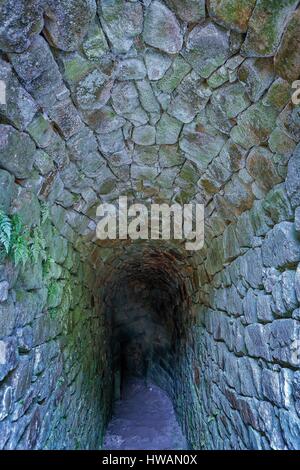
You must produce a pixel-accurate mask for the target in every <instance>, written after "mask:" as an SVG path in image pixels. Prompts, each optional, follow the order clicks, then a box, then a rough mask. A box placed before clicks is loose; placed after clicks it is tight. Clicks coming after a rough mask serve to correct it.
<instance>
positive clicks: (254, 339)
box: [245, 323, 271, 361]
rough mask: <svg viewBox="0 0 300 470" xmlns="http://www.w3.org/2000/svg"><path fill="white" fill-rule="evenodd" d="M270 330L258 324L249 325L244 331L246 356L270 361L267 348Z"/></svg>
mask: <svg viewBox="0 0 300 470" xmlns="http://www.w3.org/2000/svg"><path fill="white" fill-rule="evenodd" d="M269 341H270V329H269V328H268V327H267V326H264V325H261V324H259V323H254V324H253V325H249V326H247V327H246V329H245V342H246V348H247V351H248V354H249V355H250V356H253V357H261V358H263V359H265V360H267V361H270V359H271V354H270V348H269Z"/></svg>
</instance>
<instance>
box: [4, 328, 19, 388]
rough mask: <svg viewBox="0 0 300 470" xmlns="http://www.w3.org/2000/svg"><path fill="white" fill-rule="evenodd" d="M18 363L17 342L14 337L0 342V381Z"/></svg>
mask: <svg viewBox="0 0 300 470" xmlns="http://www.w3.org/2000/svg"><path fill="white" fill-rule="evenodd" d="M17 363H18V349H17V340H16V338H14V337H10V338H6V339H3V340H0V381H2V380H4V379H5V377H6V376H7V375H8V374H9V372H11V371H12V370H13V369H15V367H16V366H17Z"/></svg>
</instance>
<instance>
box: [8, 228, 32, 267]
mask: <svg viewBox="0 0 300 470" xmlns="http://www.w3.org/2000/svg"><path fill="white" fill-rule="evenodd" d="M12 257H13V260H14V263H15V265H18V264H22V266H25V264H26V262H27V261H28V259H29V250H28V243H27V241H26V239H25V238H24V236H22V235H19V236H17V237H16V238H15V239H14V243H13V246H12Z"/></svg>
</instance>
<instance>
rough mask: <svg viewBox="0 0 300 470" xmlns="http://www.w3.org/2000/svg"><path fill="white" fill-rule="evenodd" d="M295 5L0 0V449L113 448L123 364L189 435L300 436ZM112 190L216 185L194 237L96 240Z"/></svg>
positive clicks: (172, 195)
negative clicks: (197, 239)
mask: <svg viewBox="0 0 300 470" xmlns="http://www.w3.org/2000/svg"><path fill="white" fill-rule="evenodd" d="M96 5H97V12H96V8H95V7H96ZM297 6H298V2H296V1H294V0H288V1H279V0H272V1H270V0H268V1H267V0H257V1H256V2H254V1H252V0H251V1H247V2H246V1H244V0H222V1H215V0H210V1H207V2H204V1H203V0H191V1H185V0H184V1H177V0H161V1H159V0H158V1H156V0H155V1H152V2H151V1H150V0H144V1H135V0H130V1H128V0H115V1H112V0H98V1H97V2H96V1H93V0H82V1H81V0H80V1H77V2H75V1H73V0H62V1H59V2H57V1H52V0H49V1H48V0H47V1H44V0H34V1H33V0H32V1H26V2H24V1H22V0H16V1H14V2H12V1H11V0H3V1H2V2H1V7H0V49H1V64H0V65H1V67H0V69H1V71H0V80H1V82H0V101H1V103H0V210H1V214H0V240H4V239H5V237H6V238H7V237H8V236H9V230H10V229H9V227H10V224H11V226H12V229H13V232H12V238H11V246H10V250H9V253H8V254H7V253H6V250H5V247H4V246H3V243H2V242H0V448H1V449H7V450H9V449H20V450H21V449H51V450H52V449H53V450H54V449H86V450H88V449H100V448H102V447H103V438H104V435H105V430H106V427H107V424H108V419H109V417H110V416H111V415H112V410H113V405H114V402H115V401H116V400H119V398H120V394H121V392H122V390H121V385H122V384H123V383H124V378H125V377H126V376H127V375H128V376H129V375H133V376H135V377H137V378H138V379H137V380H138V381H146V382H148V383H154V384H155V386H158V387H160V388H161V389H162V390H164V392H165V393H167V394H168V396H169V399H171V401H172V404H173V406H174V410H175V412H176V417H177V419H178V421H179V424H180V427H181V428H182V431H183V433H184V435H185V437H186V441H187V445H186V446H184V447H189V448H191V449H197V450H200V449H203V450H213V449H214V450H222V449H224V450H225V449H226V450H229V449H236V450H245V449H257V450H260V449H266V450H271V449H274V450H279V449H280V450H287V449H298V450H299V449H300V444H299V417H300V407H299V397H300V380H299V364H300V357H299V341H300V337H299V335H300V327H299V321H300V308H299V302H300V287H299V262H300V238H299V236H300V199H299V194H300V188H299V181H300V174H299V171H300V170H299V161H300V157H299V141H300V130H299V129H300V126H299V124H300V112H299V110H300V107H299V105H297V104H295V103H293V102H292V100H291V97H292V94H293V92H294V91H295V89H294V88H292V81H293V80H297V79H298V78H299V77H298V76H296V75H297V73H298V72H299V70H298V65H299V64H298V55H297V54H298V49H299V47H298V43H297V41H298V36H299V34H298V20H299V10H296V7H297ZM41 31H43V32H41ZM119 196H127V198H128V204H129V203H143V204H146V206H147V208H148V209H149V205H150V203H157V204H163V203H165V204H174V203H177V204H180V205H182V204H191V203H196V202H197V203H199V204H204V206H205V230H204V235H205V243H204V246H203V248H202V249H201V250H196V251H189V250H186V249H185V243H184V241H182V240H177V239H176V240H174V239H173V237H171V239H170V240H151V241H150V240H145V239H144V238H143V237H144V233H138V234H137V235H138V238H139V239H137V240H134V241H133V240H131V239H129V238H127V239H126V237H124V238H122V239H121V240H119V239H117V240H108V239H106V240H99V239H98V238H97V237H96V229H97V223H98V221H99V216H97V207H98V206H99V204H100V203H108V204H114V206H115V205H116V204H117V203H118V198H119ZM108 207H110V206H108ZM5 216H7V217H8V219H7V218H6V217H5ZM16 216H18V217H16ZM18 218H19V219H20V224H19V222H18ZM7 220H8V221H9V222H8V223H7ZM5 221H6V222H5ZM133 223H134V224H136V221H133ZM19 225H20V226H19ZM137 228H138V227H137ZM19 231H21V233H19ZM24 244H25V247H24ZM26 247H27V249H26ZM27 252H28V256H27ZM18 258H21V260H19V259H18ZM26 258H27V260H26ZM18 261H19V262H18ZM139 383H141V382H139ZM142 390H143V391H145V388H142ZM148 392H149V389H147V392H145V393H148ZM143 393H144V392H143ZM150 395H151V394H150ZM150 395H149V401H147V404H146V405H147V407H148V408H147V407H146V408H145V410H146V409H150V410H156V411H157V403H156V402H153V401H151V402H150ZM147 396H148V395H147ZM140 398H143V399H144V401H145V394H144V395H142V396H140ZM152 398H153V396H152ZM170 410H171V409H170ZM125 411H126V410H125ZM139 411H140V406H139ZM145 413H146V411H145ZM145 413H144V415H145ZM144 415H143V416H142V418H145V419H146V418H147V417H146V415H145V416H144ZM163 416H165V415H163ZM160 418H161V416H160ZM144 421H145V420H144ZM150 422H152V421H151V419H150V421H147V423H148V424H149V425H150V424H151V423H150ZM114 423H115V424H116V425H119V424H120V423H119V422H117V423H116V422H115V421H114ZM164 423H165V424H166V425H168V426H167V431H166V433H167V434H168V436H171V437H174V432H173V425H171V422H170V421H168V422H167V423H166V422H165V420H164ZM127 424H128V423H127ZM127 424H126V426H127ZM135 425H137V424H135ZM170 425H171V427H170ZM126 426H125V429H126V438H128V439H129V436H132V435H133V434H134V435H135V434H136V432H135V431H136V429H137V428H136V427H135V428H134V429H133V428H130V429H128V428H127V427H126ZM141 427H142V425H141V424H140V427H139V428H138V430H141ZM171 428H172V429H171ZM119 429H120V431H121V427H119ZM150 430H151V431H153V428H152V426H151V429H150V427H148V429H147V431H148V432H150ZM127 431H128V432H127ZM154 431H155V433H156V434H155V436H154V435H153V436H152V437H153V440H154V437H155V438H157V434H158V433H157V432H156V429H155V430H154ZM154 431H153V432H154ZM158 431H159V432H161V429H159V430H158ZM142 432H144V428H143V427H142ZM142 432H139V434H140V435H141V434H142ZM147 435H148V434H147ZM152 437H151V439H152ZM126 438H125V441H124V442H123V441H122V442H123V444H124V446H125V445H126V444H125V442H126ZM122 442H121V439H119V438H118V433H114V435H113V442H112V441H111V444H112V446H113V447H118V448H119V449H122V445H123V444H122ZM143 442H144V441H143ZM148 442H149V441H148ZM168 442H170V441H168ZM144 443H145V442H144ZM139 445H140V446H143V445H144V444H142V443H141V442H139ZM145 445H146V446H147V444H145ZM163 447H166V446H163ZM167 447H172V448H173V441H172V443H171V444H170V446H169V445H168V446H167ZM175 447H176V448H177V444H176V445H175V444H174V448H175Z"/></svg>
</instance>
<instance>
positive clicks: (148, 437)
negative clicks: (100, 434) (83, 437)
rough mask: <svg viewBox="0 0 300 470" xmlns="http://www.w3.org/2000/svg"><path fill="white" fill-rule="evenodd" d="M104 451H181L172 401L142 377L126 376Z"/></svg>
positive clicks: (182, 439)
mask: <svg viewBox="0 0 300 470" xmlns="http://www.w3.org/2000/svg"><path fill="white" fill-rule="evenodd" d="M104 449H106V450H184V449H187V443H186V440H185V437H184V436H183V434H182V431H181V429H180V426H179V424H178V423H177V421H176V417H175V413H174V409H173V405H172V402H171V400H170V399H169V398H168V396H167V395H166V394H165V392H163V391H162V390H161V389H160V388H159V387H157V386H156V385H153V384H149V385H148V386H146V385H145V382H144V380H143V379H135V378H132V379H129V380H128V381H127V383H126V385H125V387H124V392H123V396H122V399H121V400H120V401H118V402H117V403H116V407H115V410H114V415H113V418H112V420H111V422H110V424H109V425H108V428H107V432H106V436H105V439H104Z"/></svg>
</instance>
